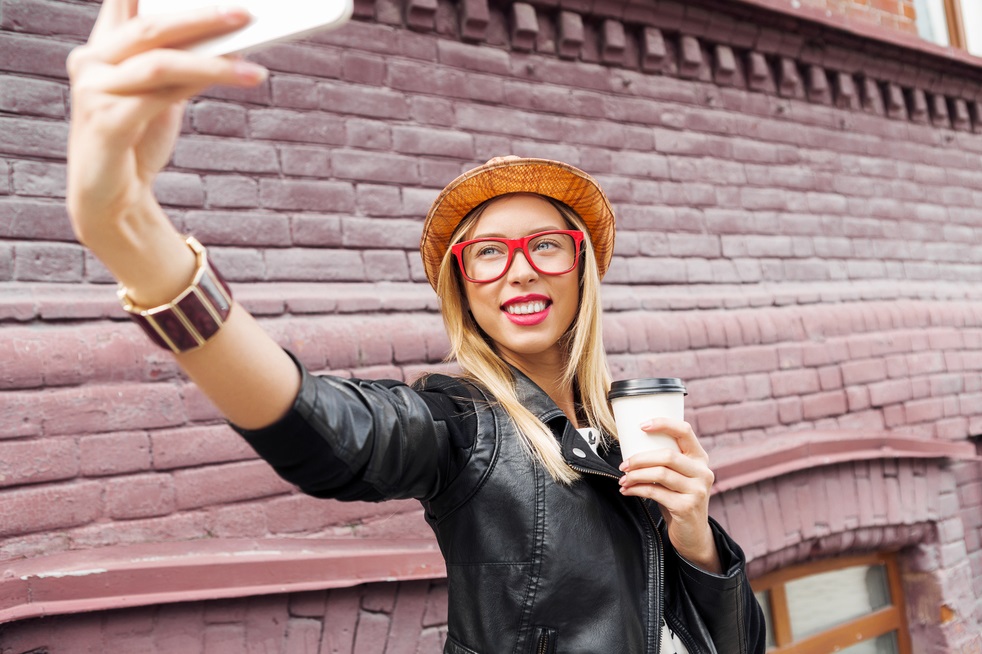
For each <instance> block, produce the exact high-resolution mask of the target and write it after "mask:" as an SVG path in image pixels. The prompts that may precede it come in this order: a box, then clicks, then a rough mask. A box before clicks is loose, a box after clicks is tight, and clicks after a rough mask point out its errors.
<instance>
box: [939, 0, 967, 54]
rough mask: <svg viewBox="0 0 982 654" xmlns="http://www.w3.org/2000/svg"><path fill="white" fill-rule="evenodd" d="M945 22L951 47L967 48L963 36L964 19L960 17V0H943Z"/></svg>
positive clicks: (965, 39)
mask: <svg viewBox="0 0 982 654" xmlns="http://www.w3.org/2000/svg"><path fill="white" fill-rule="evenodd" d="M944 13H945V18H946V19H947V20H946V21H945V22H947V23H948V41H949V42H950V43H951V45H952V47H955V48H958V49H959V50H968V39H967V38H966V37H965V19H964V18H963V17H962V3H961V0H944Z"/></svg>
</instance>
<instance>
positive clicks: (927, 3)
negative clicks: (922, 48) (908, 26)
mask: <svg viewBox="0 0 982 654" xmlns="http://www.w3.org/2000/svg"><path fill="white" fill-rule="evenodd" d="M914 16H915V18H914V20H915V22H916V23H917V33H918V34H920V35H921V38H924V39H927V40H928V41H933V42H934V43H937V44H939V45H950V46H954V47H956V48H961V49H962V50H968V51H969V52H970V53H971V54H974V55H977V56H980V57H982V2H980V1H979V0H914Z"/></svg>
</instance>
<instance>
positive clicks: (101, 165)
mask: <svg viewBox="0 0 982 654" xmlns="http://www.w3.org/2000/svg"><path fill="white" fill-rule="evenodd" d="M136 5H137V3H136V1H135V0H105V2H104V3H103V6H102V9H101V10H100V12H99V16H98V18H97V20H96V23H95V27H94V28H93V30H92V33H91V35H90V37H89V41H88V42H87V43H86V44H85V45H83V46H80V47H78V48H76V49H75V50H73V51H72V53H71V55H70V56H69V58H68V64H67V66H68V73H69V79H70V82H71V94H72V120H71V130H70V133H69V143H68V209H69V215H70V217H71V221H72V226H73V228H74V230H75V233H76V236H77V237H78V239H79V241H80V242H82V243H83V244H85V245H86V246H88V247H89V248H90V249H91V250H92V251H93V252H94V254H95V255H96V256H97V257H99V258H100V259H101V260H102V261H103V263H105V264H106V266H107V267H108V268H109V270H110V272H112V273H113V274H114V275H115V276H116V278H117V279H118V280H119V281H120V282H122V283H123V284H124V285H126V286H127V287H128V288H129V289H130V290H131V293H133V294H135V296H134V297H133V299H134V300H139V301H141V302H145V303H146V304H147V305H149V306H154V304H155V303H159V302H163V301H167V300H169V299H170V298H172V297H174V295H175V294H176V292H177V291H179V290H180V289H181V288H183V286H184V285H186V284H187V283H188V279H189V278H190V273H191V271H192V270H193V266H194V261H193V257H192V256H191V254H190V251H189V250H188V248H187V246H186V245H185V244H184V243H183V240H182V239H181V238H180V236H179V235H178V234H177V232H176V230H175V229H174V228H173V226H172V225H171V224H170V221H169V220H168V219H167V217H166V216H165V215H164V213H163V211H162V210H161V209H160V207H159V205H158V204H157V202H156V200H155V199H154V197H153V192H152V188H153V182H154V179H155V178H156V176H157V174H158V173H159V172H160V170H161V169H162V168H163V167H164V165H166V163H167V161H168V160H169V159H170V156H171V153H172V151H173V148H174V144H175V142H176V140H177V136H178V134H179V132H180V127H181V117H182V113H183V109H184V105H185V103H186V101H187V100H188V98H190V97H192V96H194V95H196V94H198V93H200V92H201V91H202V90H204V89H205V88H207V87H209V86H211V85H214V84H227V85H232V86H239V87H250V86H255V85H256V84H259V83H260V82H262V81H263V80H264V79H265V77H266V71H265V69H263V68H262V67H260V66H257V65H255V64H251V63H248V62H244V61H240V60H235V59H230V58H223V57H214V56H205V55H201V54H195V53H192V52H188V51H184V50H180V49H177V48H179V47H180V46H181V45H183V44H187V43H190V42H195V41H199V40H201V39H206V38H209V37H212V36H215V35H220V34H224V33H227V32H230V31H233V30H236V29H239V28H241V27H242V26H244V25H246V24H247V23H249V21H250V20H251V17H250V15H249V14H248V13H247V12H245V11H243V10H236V9H217V8H209V9H199V10H195V11H192V12H186V13H180V14H168V15H162V16H150V17H148V16H138V15H137V6H136ZM148 270H149V271H153V272H154V275H153V276H148V275H147V271H148Z"/></svg>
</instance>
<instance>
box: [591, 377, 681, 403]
mask: <svg viewBox="0 0 982 654" xmlns="http://www.w3.org/2000/svg"><path fill="white" fill-rule="evenodd" d="M652 393H682V394H683V395H688V394H689V392H688V391H686V390H685V384H683V383H682V380H681V379H679V378H678V377H648V378H644V379H624V380H621V381H615V382H614V383H613V384H611V385H610V392H608V393H607V399H608V400H614V399H617V398H619V397H628V396H629V395H650V394H652Z"/></svg>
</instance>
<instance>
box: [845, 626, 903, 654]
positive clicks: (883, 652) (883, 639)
mask: <svg viewBox="0 0 982 654" xmlns="http://www.w3.org/2000/svg"><path fill="white" fill-rule="evenodd" d="M839 652H840V654H898V652H900V648H898V647H897V632H896V631H891V632H890V633H888V634H883V635H882V636H880V637H879V638H874V639H872V640H864V641H863V642H861V643H857V644H856V645H853V646H852V647H847V648H845V649H840V650H839Z"/></svg>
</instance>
